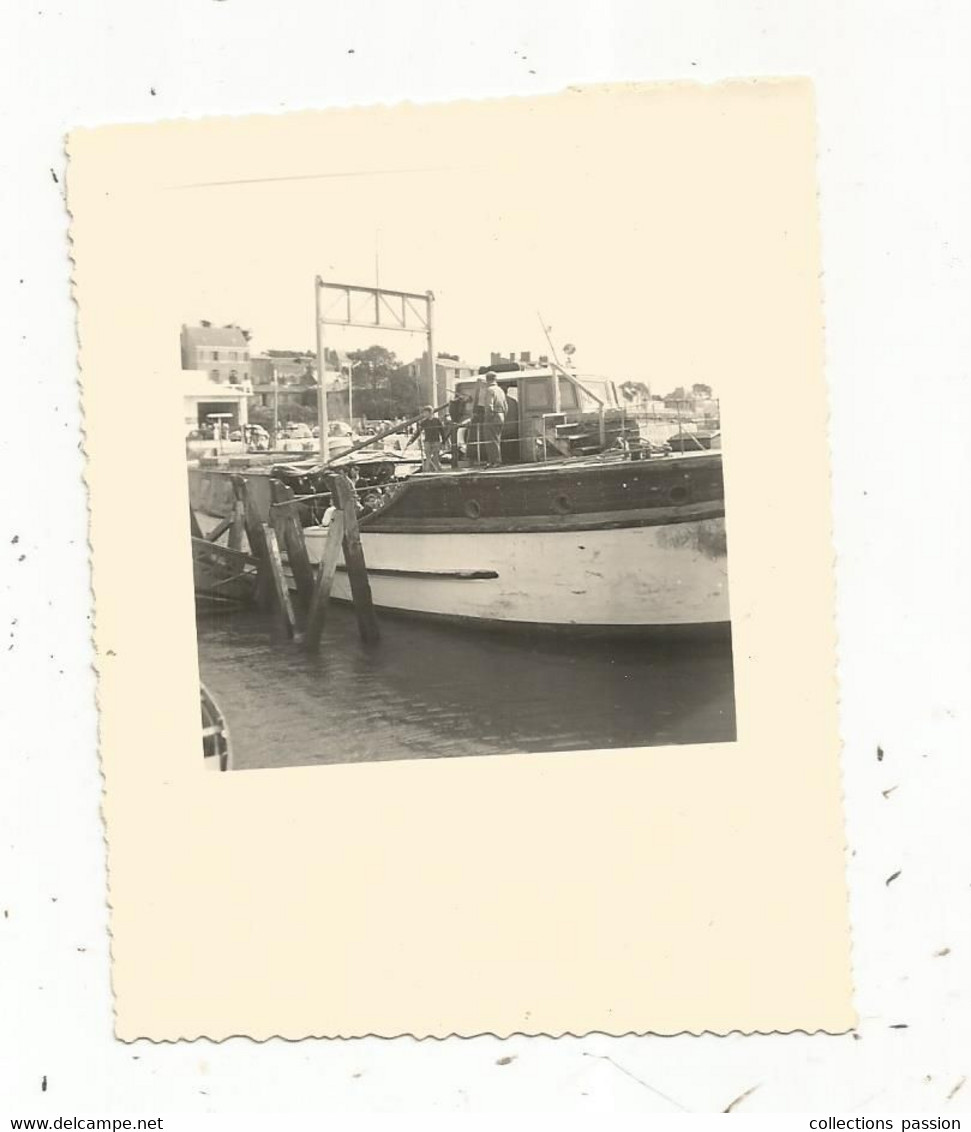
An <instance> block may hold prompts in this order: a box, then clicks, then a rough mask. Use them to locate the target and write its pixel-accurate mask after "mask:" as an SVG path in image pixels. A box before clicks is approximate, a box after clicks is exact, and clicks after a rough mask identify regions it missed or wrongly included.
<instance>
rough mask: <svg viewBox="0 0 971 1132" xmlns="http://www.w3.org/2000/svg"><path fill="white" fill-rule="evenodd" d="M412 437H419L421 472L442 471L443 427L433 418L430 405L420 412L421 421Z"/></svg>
mask: <svg viewBox="0 0 971 1132" xmlns="http://www.w3.org/2000/svg"><path fill="white" fill-rule="evenodd" d="M414 436H416V437H419V436H420V437H421V445H422V464H421V470H422V471H423V472H440V471H441V470H442V459H441V457H442V442H443V441H444V439H445V425H444V424H443V423H442V421H441V420H440V419H439V418H438V417H437V416H435V410H434V409H433V407H432V406H431V405H426V406H425V407H424V408H423V409H422V411H421V420H420V421H419V422H418V427H417V428H416V429H415V432H414Z"/></svg>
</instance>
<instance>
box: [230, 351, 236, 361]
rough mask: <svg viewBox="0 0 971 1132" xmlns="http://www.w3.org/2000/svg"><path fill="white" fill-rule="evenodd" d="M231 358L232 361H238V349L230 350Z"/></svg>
mask: <svg viewBox="0 0 971 1132" xmlns="http://www.w3.org/2000/svg"><path fill="white" fill-rule="evenodd" d="M229 360H230V361H231V362H235V361H236V351H235V350H230V351H229Z"/></svg>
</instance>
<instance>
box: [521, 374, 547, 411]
mask: <svg viewBox="0 0 971 1132" xmlns="http://www.w3.org/2000/svg"><path fill="white" fill-rule="evenodd" d="M523 405H524V407H525V408H527V409H540V410H545V411H547V412H548V411H549V410H551V409H552V408H553V386H552V384H551V383H550V382H549V381H548V380H546V379H544V380H542V381H524V382H523Z"/></svg>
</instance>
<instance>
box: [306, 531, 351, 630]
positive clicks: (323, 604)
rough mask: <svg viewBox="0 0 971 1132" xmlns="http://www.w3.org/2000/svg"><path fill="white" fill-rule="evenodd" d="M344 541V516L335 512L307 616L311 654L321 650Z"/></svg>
mask: <svg viewBox="0 0 971 1132" xmlns="http://www.w3.org/2000/svg"><path fill="white" fill-rule="evenodd" d="M343 541H344V514H343V512H341V511H335V512H334V514H333V516H332V517H331V520H330V527H329V528H328V529H327V540H326V542H325V544H324V556H323V558H321V560H320V565H319V566H318V568H317V579H316V581H315V583H314V588H313V593H312V594H311V597H310V608H309V612H308V614H307V629H306V633H305V634H304V641H305V642H306V645H307V648H308V649H309V650H310V651H311V652H316V651H317V650H318V649H319V648H320V636H321V633H323V631H324V621H325V620H326V619H327V602H328V601H329V600H330V591H331V589H332V588H333V585H334V575H335V574H336V573H337V564H338V562H339V561H340V557H341V546H342V544H343Z"/></svg>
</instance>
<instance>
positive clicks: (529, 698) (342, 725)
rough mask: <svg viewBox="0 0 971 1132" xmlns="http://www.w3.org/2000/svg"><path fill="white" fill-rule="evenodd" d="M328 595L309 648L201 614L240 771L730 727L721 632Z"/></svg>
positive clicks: (206, 653)
mask: <svg viewBox="0 0 971 1132" xmlns="http://www.w3.org/2000/svg"><path fill="white" fill-rule="evenodd" d="M380 621H381V634H382V636H381V642H380V644H378V645H377V646H374V647H372V648H366V647H365V646H364V645H363V644H362V643H361V641H360V639H359V637H358V634H357V625H356V622H355V619H354V614H353V611H352V610H351V609H350V608H348V607H344V606H338V605H332V606H331V608H330V610H329V612H328V622H327V626H326V629H325V631H324V639H323V642H322V647H321V651H320V654H319V656H308V654H307V653H306V652H305V651H304V650H303V649H301V648H300V647H299V646H297V645H294V644H292V643H290V642H288V641H286V640H281V639H280V637H279V635H278V634H276V633H275V632H274V625H273V620H272V618H270V617H268V616H267V615H266V614H263V613H260V612H257V611H245V612H242V613H234V614H232V615H231V616H227V615H219V616H215V615H206V616H200V617H199V618H198V620H197V631H198V641H199V664H200V671H201V675H202V680H203V681H204V683H205V684H206V685H207V687H208V688H209V690H210V691H211V692H212V694H213V695H214V696H215V697H216V700H217V701H218V703H219V705H220V707H221V708H222V710H223V713H224V714H225V716H226V718H227V722H228V724H229V728H230V732H231V735H232V740H233V755H234V760H235V765H236V766H237V767H240V768H252V767H271V766H304V765H311V764H315V763H338V762H366V761H373V760H379V759H408V758H447V757H454V756H463V755H493V754H504V753H511V752H515V751H570V750H585V749H588V748H592V747H596V748H602V747H634V746H654V745H658V744H678V743H715V742H725V741H731V740H734V738H735V708H734V696H733V681H732V655H731V643H730V641H729V640H727V639H713V638H710V637H709V638H707V639H694V640H680V641H679V640H676V639H675V640H671V639H666V640H665V639H656V640H653V641H644V640H636V641H635V640H626V641H625V640H610V641H605V640H600V641H583V640H570V639H568V638H564V637H548V636H538V635H535V634H528V633H521V632H518V631H516V632H511V633H510V632H505V633H494V632H489V631H487V630H477V629H465V628H457V627H454V626H451V625H441V624H438V623H429V622H424V621H420V620H416V619H414V618H401V617H391V616H388V615H382V616H381V617H380Z"/></svg>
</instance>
